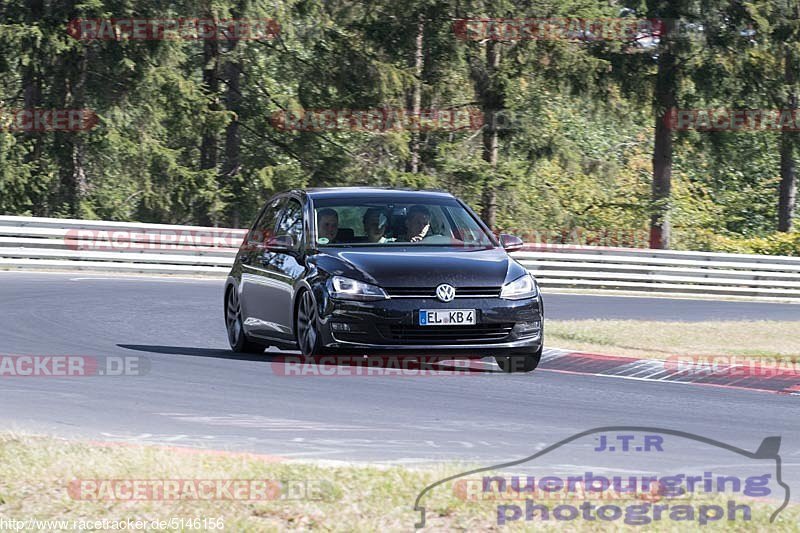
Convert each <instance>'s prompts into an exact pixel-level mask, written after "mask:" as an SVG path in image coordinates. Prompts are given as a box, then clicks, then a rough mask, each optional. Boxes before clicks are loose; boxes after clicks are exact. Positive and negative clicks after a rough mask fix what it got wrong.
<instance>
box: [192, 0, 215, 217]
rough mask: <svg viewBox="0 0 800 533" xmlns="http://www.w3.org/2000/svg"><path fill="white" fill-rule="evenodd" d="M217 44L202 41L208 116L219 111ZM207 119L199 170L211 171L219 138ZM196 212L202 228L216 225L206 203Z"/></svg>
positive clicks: (210, 15) (206, 40)
mask: <svg viewBox="0 0 800 533" xmlns="http://www.w3.org/2000/svg"><path fill="white" fill-rule="evenodd" d="M206 16H207V17H208V18H212V14H211V13H207V15H206ZM218 66H219V43H218V42H217V40H216V39H205V40H204V41H203V88H204V90H205V93H206V95H207V96H208V98H209V104H208V111H209V113H210V114H214V112H216V111H219V75H218ZM209 119H211V117H207V119H206V121H205V124H203V133H202V139H201V142H200V170H212V169H216V168H217V163H218V160H217V151H218V145H219V137H218V135H217V132H216V130H215V126H214V124H213V122H214V121H213V119H212V120H209ZM198 207H199V209H198V211H197V220H198V223H199V224H200V225H202V226H210V225H217V221H215V220H212V217H211V213H210V206H209V205H208V204H207V203H206V202H200V203H199V206H198Z"/></svg>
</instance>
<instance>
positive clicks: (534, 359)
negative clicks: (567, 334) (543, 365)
mask: <svg viewBox="0 0 800 533" xmlns="http://www.w3.org/2000/svg"><path fill="white" fill-rule="evenodd" d="M543 348H544V347H543V346H542V347H540V348H539V349H538V350H536V351H535V352H532V353H524V354H514V355H502V356H501V355H498V356H496V357H495V361H497V366H499V367H500V370H502V371H503V372H507V373H509V374H510V373H512V372H532V371H533V370H535V369H536V367H537V366H539V360H540V359H541V358H542V350H543Z"/></svg>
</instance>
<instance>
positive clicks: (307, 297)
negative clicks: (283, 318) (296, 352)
mask: <svg viewBox="0 0 800 533" xmlns="http://www.w3.org/2000/svg"><path fill="white" fill-rule="evenodd" d="M294 325H295V328H294V331H295V338H296V339H297V346H298V347H299V348H300V353H302V354H303V355H304V356H305V357H314V356H317V355H321V354H322V353H324V350H323V349H322V342H321V336H320V334H319V316H318V313H317V305H316V303H315V302H314V296H313V295H312V294H311V292H310V291H307V290H304V291H303V292H302V293H300V296H299V297H298V302H297V307H296V310H295V315H294Z"/></svg>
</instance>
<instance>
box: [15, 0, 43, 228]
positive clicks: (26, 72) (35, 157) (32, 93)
mask: <svg viewBox="0 0 800 533" xmlns="http://www.w3.org/2000/svg"><path fill="white" fill-rule="evenodd" d="M43 10H44V5H43V3H42V0H30V1H29V2H28V21H29V22H31V23H33V22H35V21H38V20H40V19H41V18H42V13H43ZM24 45H25V47H26V48H27V50H23V53H25V52H27V53H28V55H29V57H30V61H29V63H28V64H27V65H24V66H23V67H22V94H23V100H24V102H25V103H24V105H25V109H28V110H30V109H36V108H40V107H42V77H41V73H40V71H39V68H41V67H40V64H41V61H42V58H41V51H40V45H39V44H38V42H37V39H35V38H26V39H25V40H24ZM25 139H26V140H27V141H28V142H29V143H30V145H31V149H30V151H29V152H28V153H26V154H25V163H27V164H32V165H33V168H34V171H33V172H34V173H40V172H41V158H42V153H43V147H44V139H43V136H42V134H41V133H39V132H35V131H29V132H26V133H25ZM29 194H30V197H32V198H33V197H37V196H39V194H38V193H36V192H35V191H30V193H29ZM42 200H44V198H42ZM31 211H32V214H33V216H38V217H44V216H49V215H50V210H49V209H48V205H47V202H46V201H36V202H34V203H33V206H32V209H31Z"/></svg>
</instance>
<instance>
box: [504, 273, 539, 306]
mask: <svg viewBox="0 0 800 533" xmlns="http://www.w3.org/2000/svg"><path fill="white" fill-rule="evenodd" d="M537 296H539V288H538V287H537V286H536V281H535V280H534V279H533V276H532V275H531V274H530V273H528V274H523V275H522V276H520V277H518V278H517V279H515V280H514V281H509V282H508V283H506V284H505V285H503V289H502V290H501V291H500V298H505V299H506V300H524V299H526V298H536V297H537Z"/></svg>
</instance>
